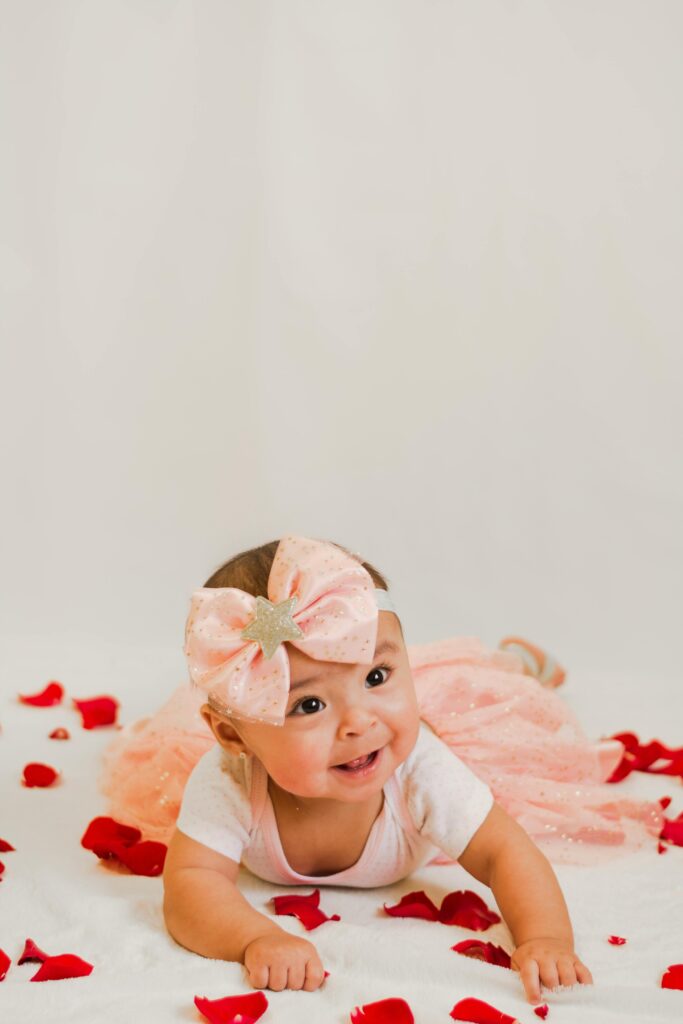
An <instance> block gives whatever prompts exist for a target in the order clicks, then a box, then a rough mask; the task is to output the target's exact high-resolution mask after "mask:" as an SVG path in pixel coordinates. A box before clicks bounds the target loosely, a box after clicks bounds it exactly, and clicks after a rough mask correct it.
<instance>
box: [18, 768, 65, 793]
mask: <svg viewBox="0 0 683 1024" xmlns="http://www.w3.org/2000/svg"><path fill="white" fill-rule="evenodd" d="M58 775H59V772H57V771H56V770H55V769H54V768H51V767H50V765H49V764H38V763H36V762H31V764H27V765H25V766H24V772H23V777H22V780H21V781H22V783H23V785H24V786H29V787H35V786H38V787H40V788H41V789H46V788H47V786H51V785H52V784H53V783H54V781H55V779H56V778H57V776H58Z"/></svg>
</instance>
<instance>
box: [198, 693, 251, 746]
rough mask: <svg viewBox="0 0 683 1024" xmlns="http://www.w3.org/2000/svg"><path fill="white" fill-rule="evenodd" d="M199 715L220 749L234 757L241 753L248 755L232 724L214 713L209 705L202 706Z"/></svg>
mask: <svg viewBox="0 0 683 1024" xmlns="http://www.w3.org/2000/svg"><path fill="white" fill-rule="evenodd" d="M199 713H200V714H201V716H202V718H203V719H204V721H205V722H206V724H207V725H208V727H209V728H210V729H211V732H212V733H213V734H214V736H215V737H216V739H217V740H218V742H219V743H220V745H221V746H222V747H224V748H225V749H226V750H227V751H229V752H230V753H231V754H235V755H238V754H241V753H242V751H244V753H246V754H248V753H249V748H248V747H247V745H246V744H245V742H244V740H243V739H242V737H241V736H240V734H239V733H238V732H237V730H236V729H235V727H234V726H233V725H232V723H231V722H230V721H229V720H228V719H227V718H224V717H223V715H219V714H218V712H217V711H214V710H213V708H212V707H211V705H210V704H203V705H202V706H201V708H200V709H199Z"/></svg>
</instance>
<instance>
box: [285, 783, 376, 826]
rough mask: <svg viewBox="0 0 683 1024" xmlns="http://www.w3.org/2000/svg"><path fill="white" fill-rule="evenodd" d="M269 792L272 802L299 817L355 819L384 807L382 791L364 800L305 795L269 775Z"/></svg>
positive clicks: (338, 819) (339, 819)
mask: <svg viewBox="0 0 683 1024" xmlns="http://www.w3.org/2000/svg"><path fill="white" fill-rule="evenodd" d="M268 792H269V794H270V798H271V800H272V802H273V803H274V804H275V805H276V806H277V807H278V808H279V809H281V810H282V811H283V812H285V813H287V814H290V813H291V814H292V816H294V815H297V816H298V817H299V818H302V819H303V818H306V819H309V818H334V819H336V820H337V821H344V820H349V821H355V820H357V819H358V817H359V815H360V816H365V815H366V814H367V813H368V810H370V809H373V808H377V811H376V813H377V814H379V811H380V810H381V809H382V805H383V803H384V793H383V792H382V791H380V792H379V793H375V794H374V795H373V796H371V797H369V798H368V799H367V800H364V801H362V802H360V803H359V802H356V801H353V802H352V801H348V800H331V799H326V798H319V797H303V796H297V795H296V794H295V793H290V792H288V790H286V789H282V788H281V787H280V786H278V784H277V783H276V782H275V781H274V780H273V779H272V778H271V777H270V776H268Z"/></svg>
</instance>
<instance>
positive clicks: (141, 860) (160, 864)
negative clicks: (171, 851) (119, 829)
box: [95, 839, 168, 877]
mask: <svg viewBox="0 0 683 1024" xmlns="http://www.w3.org/2000/svg"><path fill="white" fill-rule="evenodd" d="M111 850H112V852H113V853H114V854H115V856H116V857H117V858H118V860H120V861H121V863H122V864H125V865H126V867H127V868H129V869H130V870H131V871H132V872H133V874H134V875H147V876H148V877H154V876H155V875H160V874H161V872H162V871H163V870H164V861H165V860H166V853H167V851H168V847H167V846H166V845H165V844H164V843H157V842H154V841H153V840H151V839H146V840H145V841H144V842H142V843H136V844H135V846H124V845H123V844H122V843H119V844H117V845H112V847H111ZM95 853H97V851H95ZM98 856H99V854H98ZM103 859H105V860H108V859H109V858H103Z"/></svg>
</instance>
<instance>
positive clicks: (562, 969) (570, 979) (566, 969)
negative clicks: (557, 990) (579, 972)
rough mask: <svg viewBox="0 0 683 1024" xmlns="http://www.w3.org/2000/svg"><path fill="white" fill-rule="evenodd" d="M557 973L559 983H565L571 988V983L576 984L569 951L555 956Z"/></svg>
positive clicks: (572, 958) (572, 959) (572, 960)
mask: <svg viewBox="0 0 683 1024" xmlns="http://www.w3.org/2000/svg"><path fill="white" fill-rule="evenodd" d="M557 973H558V975H559V978H560V985H566V986H567V988H571V986H572V985H576V980H577V979H576V970H575V967H574V957H573V956H570V955H569V953H565V955H564V956H559V957H558V958H557Z"/></svg>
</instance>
